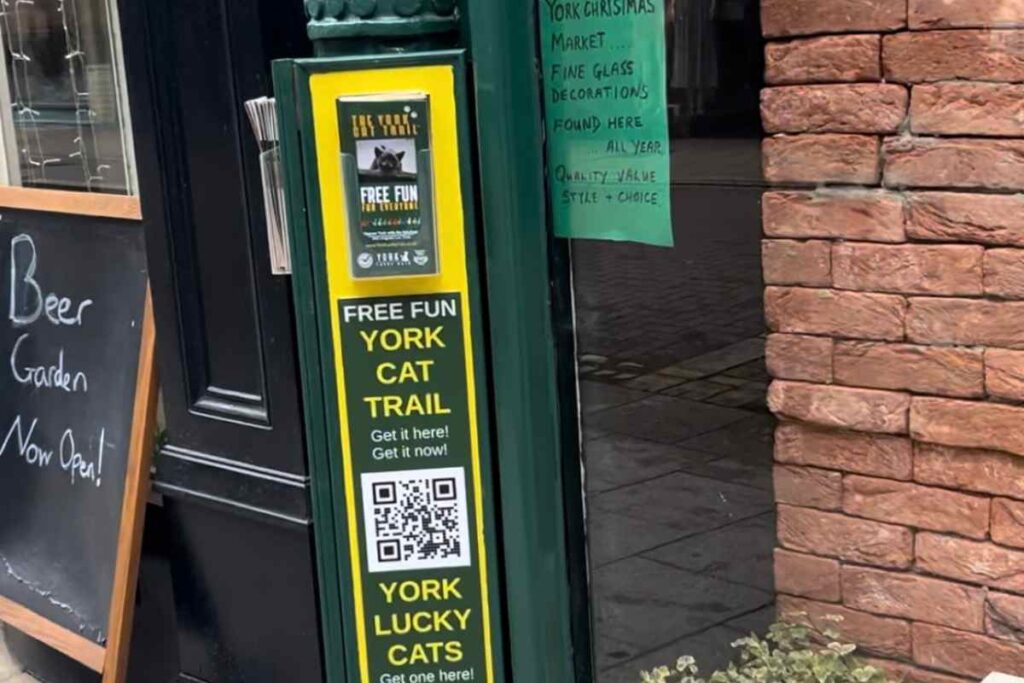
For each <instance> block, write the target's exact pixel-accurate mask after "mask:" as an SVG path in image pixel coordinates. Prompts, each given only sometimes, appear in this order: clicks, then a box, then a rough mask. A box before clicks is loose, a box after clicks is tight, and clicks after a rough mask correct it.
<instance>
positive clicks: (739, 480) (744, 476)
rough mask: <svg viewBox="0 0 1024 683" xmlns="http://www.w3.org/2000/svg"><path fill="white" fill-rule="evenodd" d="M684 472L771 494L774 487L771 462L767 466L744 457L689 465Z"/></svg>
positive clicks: (728, 457)
mask: <svg viewBox="0 0 1024 683" xmlns="http://www.w3.org/2000/svg"><path fill="white" fill-rule="evenodd" d="M682 470H683V471H684V472H686V473H688V474H695V475H697V476H698V477H706V478H708V479H717V480H718V481H725V482H729V483H731V484H742V485H743V486H750V487H752V488H755V489H761V490H762V491H767V492H769V493H770V492H771V491H772V490H773V487H774V482H773V481H772V471H771V465H770V460H769V461H768V462H767V464H766V463H765V462H760V461H757V460H755V459H752V458H747V457H744V456H742V455H737V456H735V457H730V456H726V457H722V458H717V459H715V460H711V461H710V462H705V463H694V464H687V465H684V466H683V468H682Z"/></svg>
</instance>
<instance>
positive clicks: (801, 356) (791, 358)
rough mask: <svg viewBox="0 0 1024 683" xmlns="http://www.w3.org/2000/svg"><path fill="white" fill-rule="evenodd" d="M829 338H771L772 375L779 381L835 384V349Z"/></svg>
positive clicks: (768, 344)
mask: <svg viewBox="0 0 1024 683" xmlns="http://www.w3.org/2000/svg"><path fill="white" fill-rule="evenodd" d="M833 345H834V342H833V341H832V339H830V338H828V337H809V336H806V335H802V334H770V335H768V339H767V341H766V343H765V351H764V355H765V363H766V364H767V366H768V373H769V374H770V375H771V376H772V377H777V378H779V379H796V380H804V381H806V382H825V383H827V382H831V381H832V347H833Z"/></svg>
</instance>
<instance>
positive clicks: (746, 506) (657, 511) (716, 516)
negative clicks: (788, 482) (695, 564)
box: [590, 472, 773, 535]
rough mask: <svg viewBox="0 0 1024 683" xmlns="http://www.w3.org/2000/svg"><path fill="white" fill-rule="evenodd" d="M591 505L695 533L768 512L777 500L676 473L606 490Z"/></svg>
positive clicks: (748, 489)
mask: <svg viewBox="0 0 1024 683" xmlns="http://www.w3.org/2000/svg"><path fill="white" fill-rule="evenodd" d="M590 505H591V509H592V510H595V511H601V512H614V513H616V514H621V515H626V516H627V517H631V518H633V519H639V520H642V521H645V522H652V523H655V524H662V525H665V526H670V527H673V528H675V529H679V530H680V531H682V532H684V533H685V534H688V535H693V534H698V533H700V532H702V531H709V530H711V529H715V528H718V527H721V526H724V525H726V524H729V523H732V522H738V521H740V520H743V519H747V518H750V517H754V516H756V515H759V514H761V513H764V512H767V511H769V510H771V509H772V507H773V501H772V495H771V493H770V492H769V491H762V490H759V489H755V488H751V487H749V486H737V485H736V484H729V483H726V482H721V481H717V480H715V479H706V478H703V477H695V476H693V475H690V474H686V473H683V472H676V473H674V474H667V475H665V476H663V477H659V478H657V479H654V480H652V481H648V482H644V483H641V484H634V485H632V486H625V487H623V488H620V489H616V490H614V491H609V492H607V493H603V494H601V495H599V496H596V497H595V498H594V499H593V500H592V501H591V503H590Z"/></svg>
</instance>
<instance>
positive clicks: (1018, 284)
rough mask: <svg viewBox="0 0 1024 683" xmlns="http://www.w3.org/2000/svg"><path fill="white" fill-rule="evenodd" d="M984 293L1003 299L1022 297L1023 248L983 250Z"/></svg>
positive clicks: (1023, 274)
mask: <svg viewBox="0 0 1024 683" xmlns="http://www.w3.org/2000/svg"><path fill="white" fill-rule="evenodd" d="M985 293H986V294H988V295H990V296H998V297H1002V298H1004V299H1024V249H989V250H988V251H986V252H985Z"/></svg>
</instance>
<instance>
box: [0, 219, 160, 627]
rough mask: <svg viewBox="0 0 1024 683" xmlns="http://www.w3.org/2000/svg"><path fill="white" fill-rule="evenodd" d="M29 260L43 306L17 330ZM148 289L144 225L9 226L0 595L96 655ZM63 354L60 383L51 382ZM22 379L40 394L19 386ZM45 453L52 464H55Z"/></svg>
mask: <svg viewBox="0 0 1024 683" xmlns="http://www.w3.org/2000/svg"><path fill="white" fill-rule="evenodd" d="M33 252H34V254H35V258H36V264H35V272H34V274H32V275H31V278H30V279H31V280H33V281H35V282H36V283H37V284H38V285H39V289H40V290H41V293H42V296H43V298H44V300H43V307H42V311H41V313H40V315H39V317H38V319H36V320H35V321H34V322H31V323H25V322H21V323H19V322H15V321H12V318H11V312H12V308H13V309H14V310H15V314H16V315H18V316H21V317H26V318H28V317H32V314H33V313H34V312H35V311H36V310H37V303H38V301H37V298H36V290H35V287H33V286H32V285H31V284H28V282H27V280H26V275H27V274H28V273H29V271H30V262H31V258H32V254H33ZM12 259H13V260H12ZM12 267H13V269H14V271H15V272H14V275H13V276H12ZM146 282H147V273H146V260H145V249H144V240H143V230H142V226H141V225H140V224H139V223H137V222H124V221H115V220H108V219H99V218H97V219H83V218H82V217H80V216H69V217H62V216H54V215H50V214H47V215H43V214H31V213H21V212H5V213H4V214H3V216H2V218H0V353H2V355H0V358H2V363H0V595H3V596H4V597H6V598H8V599H10V600H12V601H14V602H16V603H18V604H20V605H22V606H24V607H27V608H28V609H30V610H32V611H34V612H36V613H37V614H39V615H41V616H43V617H45V618H46V619H48V620H50V621H52V622H54V623H56V624H58V625H60V626H63V627H65V628H67V629H69V630H71V631H73V632H75V633H79V634H80V635H82V636H84V637H86V638H88V639H90V640H92V641H95V642H98V643H103V642H104V641H105V639H106V629H107V623H108V619H109V613H110V601H111V594H112V590H113V577H114V567H115V564H116V560H117V557H116V556H117V539H118V532H119V530H120V520H121V505H122V500H123V497H124V491H125V477H126V465H127V459H128V446H129V441H130V437H131V431H132V407H133V402H134V398H135V383H136V373H137V368H138V356H139V345H140V342H141V332H142V323H143V312H144V304H145V293H146ZM12 290H13V293H12ZM50 294H53V295H55V297H56V298H54V299H51V301H50V303H51V308H50V311H49V314H48V313H47V305H46V300H45V298H46V297H47V296H48V295H50ZM63 298H66V299H68V300H69V302H70V303H67V304H63V303H61V300H62V299H63ZM85 300H91V301H92V303H91V304H88V305H86V306H85V307H84V308H82V309H81V311H82V315H81V324H80V325H78V324H75V323H74V322H72V323H71V324H54V323H53V322H52V321H51V320H50V318H51V317H56V318H57V319H63V320H64V321H69V320H70V321H74V320H75V319H76V317H77V315H78V312H79V308H80V306H81V304H82V302H83V301H85ZM24 335H28V336H24ZM19 340H21V341H20V343H19ZM16 346H17V354H16V355H15V357H12V354H13V352H14V351H15V347H16ZM62 350H63V373H55V372H52V371H51V366H58V367H59V366H60V353H61V351H62ZM35 366H42V367H43V370H42V371H41V372H40V371H35V370H31V368H33V367H35ZM64 373H66V374H64ZM79 373H83V374H81V375H80V374H79ZM54 375H62V376H63V380H61V379H60V377H57V380H56V381H54ZM26 376H32V377H34V379H33V381H32V382H30V383H28V384H26V383H23V382H22V381H19V380H18V378H19V377H20V378H22V380H24V378H25V377H26ZM41 377H46V379H40V378H41ZM36 380H40V381H42V382H43V383H46V382H50V383H55V384H64V385H66V386H67V387H68V389H72V390H71V391H69V390H67V389H65V388H60V387H59V386H57V387H45V386H44V387H41V388H40V387H37V386H35V385H36V384H37V383H38V382H37V381H36ZM86 383H87V391H86V390H84V389H85V386H86ZM19 418H20V420H19ZM33 424H34V425H35V428H34V429H32V427H33ZM19 426H20V429H19ZM68 434H70V435H71V436H70V437H69V436H68ZM72 438H73V441H74V444H73V447H72V445H71V442H70V439H72ZM30 444H31V445H30ZM32 445H34V447H35V448H37V449H39V450H33V446H32ZM101 447H102V448H101ZM101 450H102V464H100V451H101ZM40 451H52V456H51V458H50V460H49V464H48V465H45V466H43V465H42V461H43V460H45V457H44V456H43V455H41V453H40ZM76 454H77V456H79V457H76ZM33 461H34V462H33Z"/></svg>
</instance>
